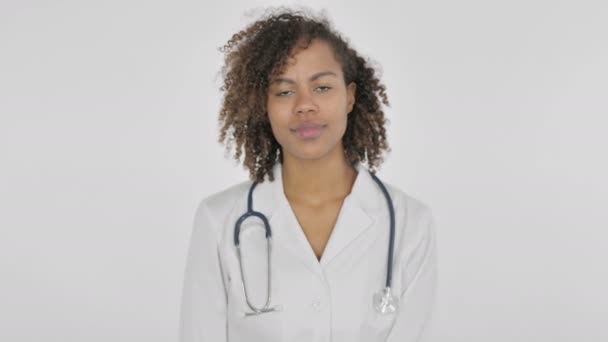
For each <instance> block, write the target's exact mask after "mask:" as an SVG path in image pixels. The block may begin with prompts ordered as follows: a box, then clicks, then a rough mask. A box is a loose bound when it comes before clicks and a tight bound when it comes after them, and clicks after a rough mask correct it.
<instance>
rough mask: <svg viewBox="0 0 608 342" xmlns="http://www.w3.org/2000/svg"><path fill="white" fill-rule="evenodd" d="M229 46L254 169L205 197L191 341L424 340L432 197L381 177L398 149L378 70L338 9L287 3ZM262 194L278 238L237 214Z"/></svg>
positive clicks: (432, 270) (191, 275) (229, 94)
mask: <svg viewBox="0 0 608 342" xmlns="http://www.w3.org/2000/svg"><path fill="white" fill-rule="evenodd" d="M224 51H225V52H226V66H225V67H224V68H223V71H224V76H225V83H224V86H223V87H222V88H221V90H223V91H226V95H225V98H224V102H223V107H222V110H221V114H220V121H221V123H222V126H221V132H220V141H221V142H224V141H228V143H229V144H228V146H229V147H230V145H231V143H233V142H236V145H237V146H236V153H235V158H236V159H237V160H238V159H239V158H240V156H241V150H242V149H244V151H245V155H244V166H245V167H246V168H247V169H248V170H249V173H250V178H251V180H249V181H245V182H241V183H239V184H236V185H234V186H232V187H230V188H228V189H225V190H224V191H221V192H218V193H215V194H212V195H210V196H208V197H206V198H205V199H203V200H202V201H201V202H200V204H199V206H198V209H197V211H196V215H195V220H194V228H193V231H192V235H191V240H190V246H189V253H188V260H187V266H186V270H185V279H184V287H183V295H182V304H181V305H182V306H181V320H180V341H182V342H206V341H209V342H222V341H230V342H237V341H260V342H262V341H263V342H273V341H276V342H279V341H280V342H286V341H288V342H298V341H302V342H304V341H305V342H311V341H344V342H355V341H361V342H372V341H394V342H397V341H399V342H407V341H422V340H424V336H428V331H429V325H430V319H431V314H432V312H433V310H432V308H433V306H434V297H435V289H436V281H437V262H436V242H435V232H434V229H435V228H434V221H433V216H432V214H431V210H430V208H429V207H428V206H427V205H426V204H424V203H423V202H421V201H419V200H417V199H415V198H413V197H411V196H409V195H407V194H405V193H404V192H403V191H401V190H400V189H398V188H397V187H395V186H393V185H390V184H387V183H382V184H383V185H381V184H380V183H379V180H376V179H374V177H375V170H374V169H375V168H376V167H377V166H378V165H379V164H380V163H381V161H382V157H381V152H383V151H386V150H389V151H390V149H389V147H388V144H387V141H386V136H385V127H384V124H385V121H386V120H385V119H384V113H383V112H382V110H381V108H380V103H379V98H378V96H380V97H381V98H382V102H383V103H384V104H386V105H388V104H389V103H388V100H387V97H386V94H385V87H384V86H383V85H381V84H380V82H379V80H378V78H376V76H375V75H374V70H373V69H372V68H371V67H369V66H368V65H367V64H366V62H365V60H364V59H363V58H362V57H360V56H359V55H358V54H357V53H356V52H355V51H354V50H353V49H352V48H350V47H349V46H348V44H347V43H346V42H345V40H344V39H343V38H341V36H340V35H339V34H338V33H336V32H335V31H334V30H333V29H332V28H331V24H329V23H328V21H327V20H326V19H315V18H313V17H312V16H309V15H308V16H307V15H304V14H302V13H301V12H293V11H289V10H283V11H282V12H281V13H275V14H270V15H267V17H266V18H263V19H260V20H258V21H257V22H255V23H254V24H252V25H251V26H250V27H248V28H247V29H246V30H243V31H241V32H239V33H238V34H235V35H234V36H233V37H232V39H231V40H230V41H228V43H227V44H226V45H225V46H224ZM363 161H367V164H368V165H369V169H368V168H366V167H364V166H363V165H362V164H361V162H363ZM254 182H255V186H254V187H252V185H254ZM383 186H384V190H386V191H387V193H386V195H390V198H391V200H392V205H393V213H394V222H393V228H394V233H393V234H392V235H393V243H394V248H390V247H389V245H390V241H391V228H390V227H391V219H390V213H391V209H389V202H388V201H387V198H386V195H385V193H384V192H383ZM250 194H251V209H252V210H253V211H256V212H259V213H261V214H263V215H265V217H266V219H267V222H268V225H269V227H270V228H271V230H270V232H269V234H270V235H269V238H270V239H268V240H267V239H266V230H265V225H264V219H262V218H261V217H260V216H250V217H248V218H246V219H244V220H243V221H240V220H239V219H240V218H241V217H242V215H243V214H244V213H246V212H247V211H248V205H249V203H248V196H249V195H250ZM237 222H240V226H239V225H238V224H237ZM237 226H239V227H238V228H237ZM267 242H268V243H269V244H267ZM270 242H271V243H270ZM237 245H238V246H239V247H238V248H237V247H236V246H237ZM387 256H388V258H387ZM389 259H390V267H391V273H392V277H391V282H390V284H387V274H388V273H389V269H388V267H389V266H388V265H389V261H388V260H389ZM387 285H390V289H385V287H387ZM383 289H384V291H383Z"/></svg>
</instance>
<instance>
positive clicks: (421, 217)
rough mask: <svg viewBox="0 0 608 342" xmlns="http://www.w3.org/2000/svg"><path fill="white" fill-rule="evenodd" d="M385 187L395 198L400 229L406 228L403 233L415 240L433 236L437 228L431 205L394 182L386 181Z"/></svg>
mask: <svg viewBox="0 0 608 342" xmlns="http://www.w3.org/2000/svg"><path fill="white" fill-rule="evenodd" d="M385 187H386V188H387V190H388V192H389V194H390V195H391V197H392V198H393V202H394V204H393V205H394V208H395V216H396V220H397V223H398V224H399V226H398V229H399V230H404V231H403V232H402V233H403V235H405V236H407V237H408V239H410V240H414V241H420V240H423V239H428V238H431V237H432V235H433V233H434V232H433V230H434V229H435V226H434V225H435V222H434V218H433V216H434V214H433V209H432V207H431V205H430V204H429V203H428V202H426V201H424V200H421V199H420V198H418V197H416V196H414V195H412V194H410V193H408V192H407V191H404V190H403V189H401V188H400V187H398V186H396V185H394V184H391V183H385Z"/></svg>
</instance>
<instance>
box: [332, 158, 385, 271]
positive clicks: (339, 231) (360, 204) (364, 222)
mask: <svg viewBox="0 0 608 342" xmlns="http://www.w3.org/2000/svg"><path fill="white" fill-rule="evenodd" d="M356 168H357V171H358V174H357V178H356V179H355V182H354V184H353V187H352V189H351V192H350V194H349V195H348V196H346V198H345V199H344V202H343V204H342V208H341V210H340V213H339V215H338V219H337V221H336V225H335V226H334V229H333V231H332V233H331V236H330V238H329V241H328V242H327V245H326V247H325V250H324V251H323V255H322V257H321V266H322V267H327V265H328V264H329V263H330V262H332V261H333V260H335V259H337V258H338V256H339V255H340V254H341V253H342V252H344V251H346V250H347V249H348V247H349V246H351V245H352V244H353V243H354V242H355V241H356V240H358V239H359V238H362V237H363V236H364V235H366V234H364V233H366V232H367V231H368V230H369V229H375V228H376V224H375V222H376V219H375V217H376V210H378V205H377V203H376V201H375V199H376V196H375V195H377V192H376V190H377V189H376V188H375V184H373V182H374V180H373V179H372V178H371V176H370V174H369V171H368V170H367V169H366V168H365V167H364V166H363V165H361V164H358V165H357V167H356ZM376 236H377V234H373V235H371V237H372V238H373V237H376ZM371 242H373V241H372V240H368V241H363V243H361V244H357V250H353V251H352V253H354V254H352V253H350V254H348V256H349V258H353V257H355V254H356V255H359V254H362V253H363V252H364V251H365V249H366V247H368V246H370V245H371Z"/></svg>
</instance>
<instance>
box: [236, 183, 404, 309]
mask: <svg viewBox="0 0 608 342" xmlns="http://www.w3.org/2000/svg"><path fill="white" fill-rule="evenodd" d="M370 175H371V176H372V178H373V179H374V181H376V183H378V186H380V189H382V192H383V193H384V197H385V198H386V202H387V204H388V210H389V213H390V229H391V231H390V237H389V244H388V261H387V265H386V285H385V287H384V288H382V289H380V290H379V291H378V292H376V293H375V294H374V296H373V306H374V308H375V309H376V311H378V312H379V313H382V314H390V313H393V312H395V311H396V310H397V308H398V307H399V297H398V295H397V294H395V293H393V292H392V289H391V284H392V277H393V263H392V260H393V248H394V244H395V210H394V208H393V201H392V200H391V196H390V195H389V194H388V191H387V190H386V187H385V186H384V184H382V182H381V181H380V179H378V177H376V175H374V174H372V173H370ZM257 184H258V182H254V183H253V184H252V185H251V187H250V188H249V195H248V197H247V212H246V213H245V214H243V215H242V216H241V217H239V219H238V220H237V221H236V225H235V227H234V245H235V246H236V251H237V255H238V259H239V268H240V271H241V279H242V280H243V291H244V293H245V300H246V301H247V305H249V307H250V308H251V310H253V312H247V313H245V314H246V315H247V316H251V315H259V314H262V313H265V312H271V311H281V310H282V306H281V305H277V306H273V307H270V297H271V293H270V287H271V286H270V279H271V274H270V269H271V268H270V254H271V250H272V232H271V230H270V224H269V223H268V219H267V218H266V216H265V215H264V214H262V213H260V212H258V211H254V210H253V190H254V189H255V187H256V185H257ZM251 216H255V217H258V218H260V219H261V220H262V222H264V227H265V229H266V242H267V243H266V245H267V255H268V280H267V284H268V292H267V293H268V296H267V297H266V304H265V305H264V307H263V308H256V307H255V306H253V304H251V302H250V301H249V296H248V295H247V285H246V283H245V277H244V276H243V263H242V261H241V247H240V241H239V234H240V232H241V224H242V223H243V221H245V219H247V218H249V217H251Z"/></svg>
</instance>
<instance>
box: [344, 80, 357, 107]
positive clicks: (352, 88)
mask: <svg viewBox="0 0 608 342" xmlns="http://www.w3.org/2000/svg"><path fill="white" fill-rule="evenodd" d="M356 91H357V84H356V83H355V82H350V84H349V85H348V87H347V88H346V97H347V106H348V114H350V112H352V111H353V107H354V106H355V93H356Z"/></svg>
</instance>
